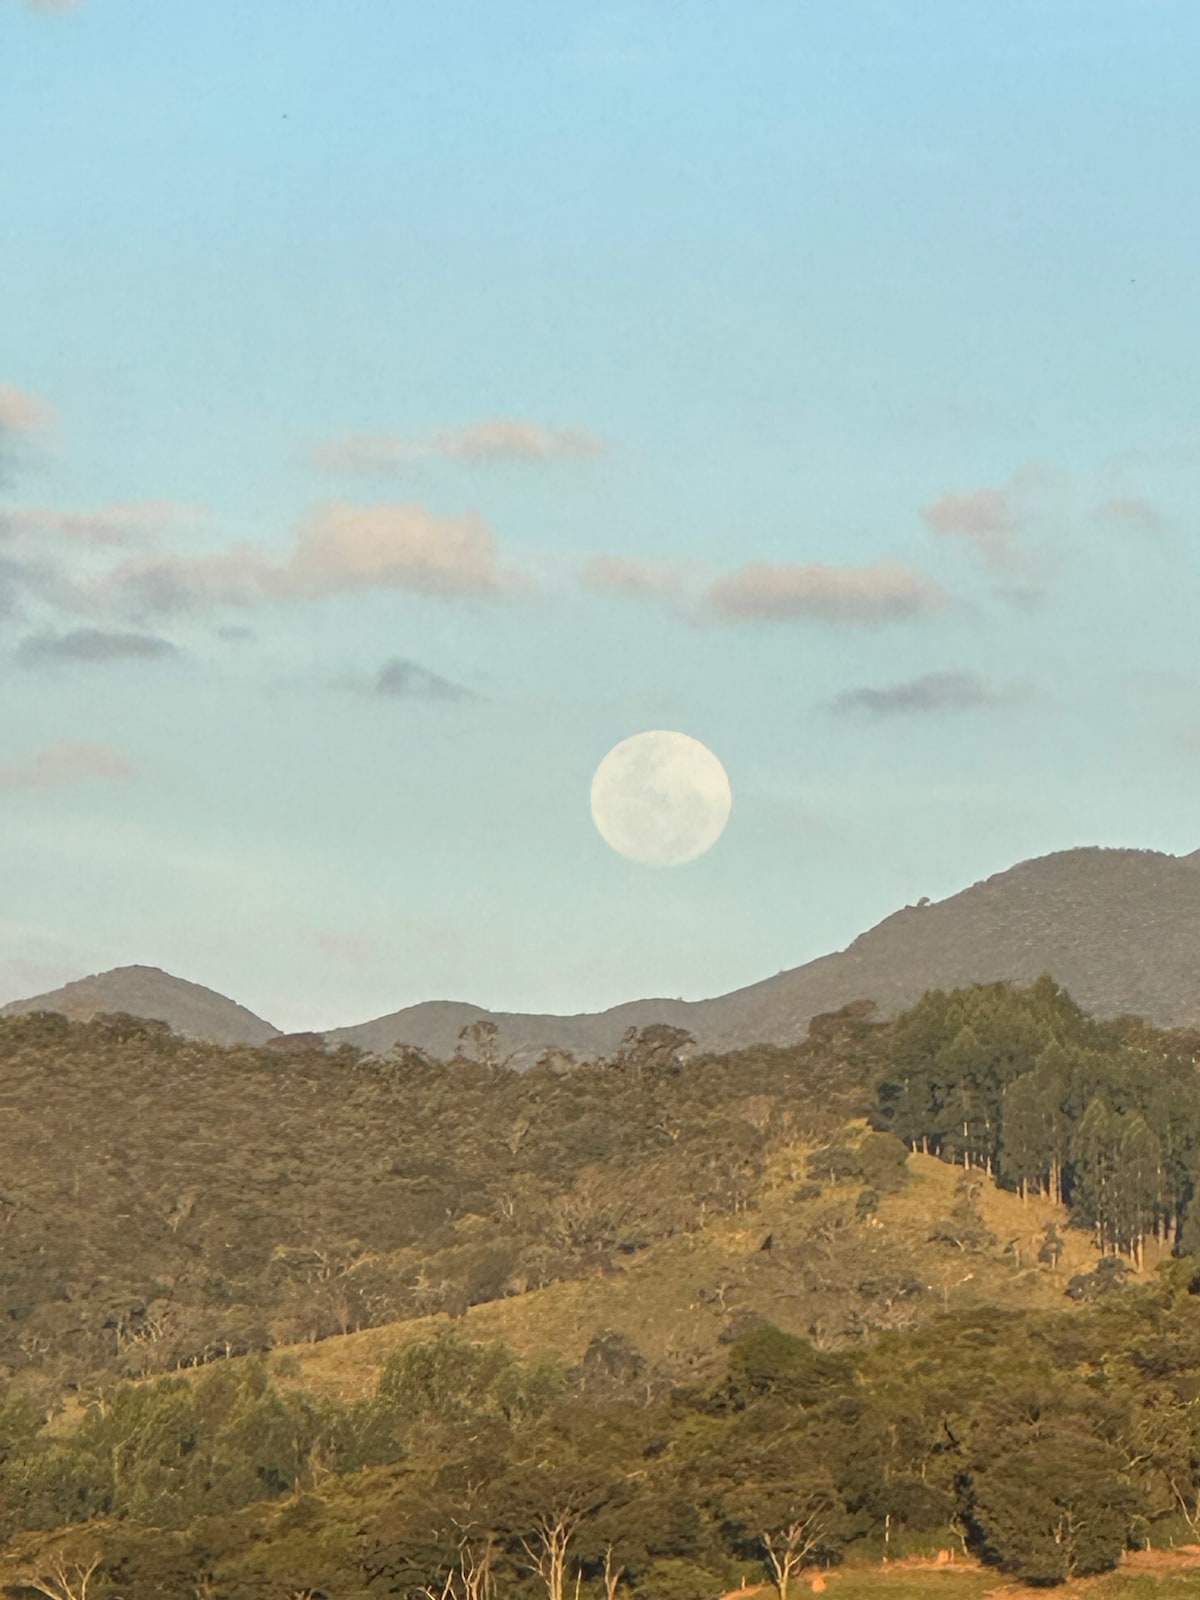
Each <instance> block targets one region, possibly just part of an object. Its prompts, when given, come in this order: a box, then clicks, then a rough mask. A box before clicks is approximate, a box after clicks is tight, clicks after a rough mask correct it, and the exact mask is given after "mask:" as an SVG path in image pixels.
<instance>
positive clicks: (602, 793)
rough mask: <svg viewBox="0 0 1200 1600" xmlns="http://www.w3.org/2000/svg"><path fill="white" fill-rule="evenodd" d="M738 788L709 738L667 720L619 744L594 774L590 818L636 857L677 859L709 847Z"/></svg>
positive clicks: (661, 863) (671, 863)
mask: <svg viewBox="0 0 1200 1600" xmlns="http://www.w3.org/2000/svg"><path fill="white" fill-rule="evenodd" d="M732 805H733V794H732V792H731V791H730V788H729V778H728V775H727V774H726V772H725V768H724V767H723V766H722V765H721V763H720V762H719V761H718V760H717V758H716V756H715V755H713V753H712V751H711V750H710V749H709V748H708V747H707V745H702V744H701V743H700V741H699V739H692V738H689V737H688V735H687V734H686V733H669V732H666V731H665V730H663V729H661V728H656V729H652V730H651V731H650V732H649V733H635V734H634V735H633V737H632V738H630V739H622V740H621V743H620V744H617V745H614V746H613V747H612V749H611V750H610V751H609V752H608V754H607V755H606V756H605V758H604V760H603V761H602V762H601V763H600V765H599V766H598V767H597V768H596V775H595V777H594V778H593V779H592V820H593V821H594V822H595V824H596V826H597V828H598V829H599V830H600V834H601V836H602V837H603V839H604V840H605V841H606V843H608V844H610V845H611V846H612V847H613V849H614V850H616V851H618V852H619V853H620V854H621V855H623V856H628V857H629V859H630V860H631V861H640V862H642V863H643V864H644V865H646V866H651V867H678V866H682V864H683V863H684V862H685V861H694V860H695V859H696V857H697V856H702V855H703V854H704V852H705V851H706V850H711V849H712V847H713V845H714V844H716V842H717V840H718V839H719V838H720V837H721V834H722V833H723V832H724V830H725V824H726V823H727V822H728V821H729V812H730V808H731V807H732Z"/></svg>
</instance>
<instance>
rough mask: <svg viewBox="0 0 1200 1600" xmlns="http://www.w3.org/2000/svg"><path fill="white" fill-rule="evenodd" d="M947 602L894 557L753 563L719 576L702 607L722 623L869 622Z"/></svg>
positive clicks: (936, 607)
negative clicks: (861, 562) (865, 562)
mask: <svg viewBox="0 0 1200 1600" xmlns="http://www.w3.org/2000/svg"><path fill="white" fill-rule="evenodd" d="M948 603H949V597H948V595H947V594H946V593H945V591H944V590H943V589H942V588H940V586H939V585H938V584H936V583H934V582H933V580H932V579H930V578H927V577H925V576H924V575H923V574H922V573H919V572H913V571H911V570H910V569H909V568H907V567H903V566H900V565H899V564H898V563H896V562H891V561H876V562H872V563H871V564H870V565H869V566H865V567H833V566H827V565H826V564H825V563H823V562H812V563H810V564H808V565H806V566H800V565H786V564H785V565H772V564H769V563H767V562H754V563H752V564H750V565H749V566H745V567H739V568H738V569H737V570H736V571H735V572H730V573H727V574H726V575H725V576H724V577H722V578H718V579H717V581H716V582H715V583H714V584H712V585H711V586H710V588H709V589H708V591H707V593H706V595H705V597H704V601H703V609H704V611H705V612H706V613H707V614H708V615H709V616H710V617H712V618H714V619H715V620H716V621H718V622H789V621H795V620H804V619H812V620H817V621H824V622H851V623H862V624H865V625H868V626H870V625H876V624H879V623H884V622H892V621H896V620H898V619H900V618H903V617H914V616H921V615H924V614H926V613H928V612H933V611H940V610H942V609H943V608H944V607H945V606H946V605H947V604H948Z"/></svg>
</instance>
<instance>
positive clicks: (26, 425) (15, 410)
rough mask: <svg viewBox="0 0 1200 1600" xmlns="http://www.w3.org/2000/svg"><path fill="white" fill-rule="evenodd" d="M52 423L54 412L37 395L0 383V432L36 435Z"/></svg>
mask: <svg viewBox="0 0 1200 1600" xmlns="http://www.w3.org/2000/svg"><path fill="white" fill-rule="evenodd" d="M53 421H54V411H53V409H52V408H51V407H50V406H49V405H47V403H46V402H45V401H44V400H39V399H38V397H37V395H33V394H27V393H26V392H25V391H24V390H23V389H14V388H13V387H12V385H11V384H7V383H0V432H2V433H36V432H37V431H38V430H39V429H41V428H48V427H49V426H50V424H51V423H52V422H53Z"/></svg>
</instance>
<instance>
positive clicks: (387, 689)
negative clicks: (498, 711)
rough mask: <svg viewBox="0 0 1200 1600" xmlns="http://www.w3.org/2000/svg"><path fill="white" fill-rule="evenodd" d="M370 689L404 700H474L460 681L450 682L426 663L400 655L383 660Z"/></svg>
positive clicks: (472, 695) (470, 692)
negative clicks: (419, 662)
mask: <svg viewBox="0 0 1200 1600" xmlns="http://www.w3.org/2000/svg"><path fill="white" fill-rule="evenodd" d="M374 693H375V694H380V695H387V696H391V697H394V698H397V699H406V700H474V699H476V698H477V697H476V696H475V695H474V694H473V693H472V691H471V690H470V689H467V688H464V687H463V685H462V684H460V683H452V682H451V681H450V679H449V678H443V677H441V676H439V674H438V673H436V672H430V671H429V669H428V667H422V666H420V665H419V664H418V663H417V662H415V661H409V660H407V659H406V658H405V657H404V656H393V657H392V658H391V659H390V660H389V661H385V662H384V663H383V665H382V666H381V667H380V669H379V671H378V673H377V674H376V677H375V683H374Z"/></svg>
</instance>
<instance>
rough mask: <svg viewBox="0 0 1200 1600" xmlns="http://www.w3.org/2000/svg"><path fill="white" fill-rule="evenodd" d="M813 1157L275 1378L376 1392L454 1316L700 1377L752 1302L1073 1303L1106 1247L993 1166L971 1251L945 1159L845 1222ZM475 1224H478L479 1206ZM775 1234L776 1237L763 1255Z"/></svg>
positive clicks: (898, 1315)
mask: <svg viewBox="0 0 1200 1600" xmlns="http://www.w3.org/2000/svg"><path fill="white" fill-rule="evenodd" d="M804 1157H805V1151H804V1148H803V1147H802V1146H799V1145H797V1146H793V1147H790V1148H788V1149H784V1150H782V1151H780V1152H779V1153H778V1154H777V1156H776V1158H775V1160H774V1163H773V1167H772V1171H771V1174H770V1179H769V1183H768V1186H767V1189H766V1192H765V1194H764V1196H763V1198H762V1199H761V1201H760V1203H759V1204H758V1205H757V1206H756V1207H755V1208H754V1209H753V1210H752V1211H749V1212H746V1213H743V1214H742V1215H740V1216H738V1217H735V1218H731V1219H721V1220H717V1221H714V1222H711V1223H709V1224H708V1225H707V1226H705V1227H704V1228H703V1229H701V1230H700V1231H699V1232H698V1233H694V1234H685V1235H680V1236H678V1237H676V1238H673V1239H668V1240H666V1241H664V1242H662V1243H660V1244H657V1245H653V1246H651V1247H650V1248H649V1249H647V1250H645V1251H644V1252H642V1253H641V1254H640V1255H638V1256H635V1257H633V1258H632V1259H631V1260H630V1261H629V1264H628V1265H627V1266H626V1267H625V1268H624V1269H623V1270H620V1271H617V1272H612V1273H604V1274H600V1275H597V1276H595V1277H591V1278H584V1279H579V1280H575V1281H568V1282H562V1283H554V1284H551V1285H549V1286H548V1287H546V1288H544V1289H536V1290H533V1291H531V1292H529V1293H527V1294H523V1295H517V1296H513V1297H511V1298H508V1299H503V1300H493V1301H488V1302H487V1303H485V1304H482V1305H477V1306H472V1307H471V1309H470V1310H469V1312H468V1313H467V1315H466V1316H465V1317H464V1318H463V1319H461V1320H460V1321H459V1322H458V1323H457V1324H454V1323H452V1322H451V1319H450V1318H449V1317H447V1316H445V1315H438V1316H432V1317H419V1318H412V1319H408V1320H406V1321H402V1322H392V1323H387V1324H385V1325H383V1326H381V1327H376V1328H367V1329H363V1330H362V1331H361V1332H357V1333H349V1334H342V1335H337V1336H335V1337H332V1338H329V1339H324V1340H322V1341H320V1342H318V1343H315V1344H297V1345H280V1346H277V1347H276V1348H275V1349H274V1350H273V1351H272V1352H271V1355H270V1358H269V1360H270V1366H271V1368H272V1370H273V1373H274V1375H275V1378H276V1381H277V1382H278V1384H279V1386H280V1387H281V1388H294V1389H304V1390H308V1391H310V1392H313V1393H317V1394H324V1395H329V1396H332V1397H336V1398H339V1399H343V1400H349V1399H357V1398H361V1397H363V1396H365V1395H369V1394H371V1393H373V1392H374V1388H375V1384H376V1382H377V1379H378V1375H379V1369H380V1367H381V1366H382V1364H383V1363H384V1362H385V1361H386V1360H387V1357H388V1356H389V1355H390V1354H391V1353H392V1352H393V1351H394V1350H397V1349H399V1348H401V1347H402V1346H403V1345H406V1344H409V1343H412V1342H413V1341H415V1340H420V1339H427V1338H430V1337H432V1336H433V1335H434V1334H436V1333H437V1332H438V1331H439V1330H442V1329H445V1328H448V1327H451V1326H457V1327H458V1328H459V1330H460V1331H461V1332H462V1333H463V1334H464V1336H465V1337H467V1338H470V1339H474V1340H478V1341H487V1340H493V1339H498V1340H502V1341H503V1342H504V1343H506V1344H507V1345H509V1346H510V1347H511V1348H512V1349H513V1350H514V1351H516V1352H517V1353H518V1354H519V1355H522V1356H542V1355H557V1356H560V1357H562V1358H563V1359H565V1360H567V1361H577V1360H578V1359H579V1358H580V1357H581V1356H582V1355H583V1353H584V1351H585V1350H586V1348H587V1346H588V1343H589V1341H590V1340H591V1338H592V1336H593V1334H595V1333H596V1332H597V1331H599V1330H600V1329H602V1328H613V1329H616V1330H618V1331H619V1332H621V1333H623V1334H625V1335H626V1336H627V1337H628V1338H629V1339H631V1340H632V1341H633V1343H634V1344H635V1345H636V1346H637V1348H638V1349H639V1350H640V1351H641V1352H642V1354H643V1355H644V1356H645V1357H646V1358H647V1359H648V1360H649V1361H650V1362H652V1363H662V1362H666V1363H669V1364H670V1365H671V1367H672V1368H673V1369H674V1370H676V1371H677V1372H678V1374H679V1376H680V1377H681V1378H684V1379H686V1377H687V1376H688V1374H689V1373H694V1374H696V1375H701V1374H703V1373H705V1372H707V1371H709V1370H710V1369H711V1368H713V1367H714V1366H716V1365H717V1364H719V1362H720V1359H721V1355H720V1353H721V1348H722V1347H721V1343H720V1335H721V1333H722V1331H723V1330H724V1329H726V1328H727V1327H728V1326H729V1324H730V1321H731V1319H732V1318H734V1317H735V1316H736V1315H737V1314H738V1313H740V1312H746V1311H753V1312H757V1313H758V1314H759V1315H761V1316H763V1317H766V1318H767V1319H768V1320H769V1321H771V1322H773V1323H775V1324H776V1325H777V1326H778V1327H781V1328H783V1329H785V1330H786V1331H788V1332H792V1333H799V1334H804V1335H806V1336H811V1330H812V1327H813V1324H814V1321H815V1322H816V1323H817V1324H818V1326H819V1325H820V1322H821V1319H822V1315H823V1314H824V1313H826V1312H827V1311H828V1309H829V1308H830V1307H836V1306H837V1305H838V1304H839V1303H841V1302H843V1301H844V1298H845V1296H844V1282H845V1281H848V1280H846V1279H845V1277H844V1274H846V1273H848V1275H849V1279H850V1280H861V1279H862V1278H864V1277H870V1276H878V1277H886V1276H888V1275H895V1274H909V1275H911V1276H913V1277H915V1278H916V1279H918V1280H919V1281H920V1282H921V1283H922V1284H923V1285H924V1286H925V1293H924V1294H923V1295H922V1296H920V1297H919V1298H917V1299H914V1300H909V1301H904V1302H901V1303H900V1304H899V1305H898V1306H897V1307H896V1310H895V1313H894V1324H893V1325H895V1326H904V1325H905V1323H906V1322H907V1321H910V1320H911V1321H916V1320H920V1321H926V1320H928V1319H929V1317H931V1316H933V1315H936V1313H937V1311H938V1310H939V1309H941V1308H943V1307H961V1306H969V1305H990V1304H1001V1303H1002V1304H1004V1305H1005V1306H1011V1307H1045V1308H1050V1307H1057V1308H1059V1309H1063V1308H1069V1307H1070V1304H1071V1302H1070V1301H1069V1300H1067V1299H1066V1297H1065V1296H1064V1293H1063V1291H1064V1288H1065V1286H1066V1284H1067V1282H1068V1280H1069V1279H1070V1277H1071V1276H1072V1275H1073V1274H1075V1273H1079V1272H1087V1271H1090V1270H1091V1269H1092V1268H1093V1267H1094V1266H1095V1264H1096V1261H1097V1260H1098V1259H1099V1256H1098V1252H1097V1250H1096V1249H1095V1246H1094V1245H1093V1244H1092V1241H1091V1239H1090V1237H1089V1236H1088V1235H1087V1234H1085V1233H1083V1232H1081V1231H1079V1230H1077V1229H1068V1228H1067V1225H1066V1223H1067V1213H1066V1209H1065V1207H1062V1206H1056V1205H1054V1204H1052V1203H1051V1202H1050V1201H1049V1200H1045V1199H1039V1198H1030V1199H1029V1200H1027V1201H1025V1202H1022V1201H1021V1200H1020V1199H1018V1197H1017V1196H1016V1195H1013V1194H1010V1193H1008V1192H1007V1191H1005V1190H1002V1189H1000V1188H997V1187H996V1186H995V1185H994V1184H993V1183H992V1182H991V1181H990V1180H989V1179H987V1178H986V1177H985V1176H984V1175H983V1174H975V1175H974V1176H976V1177H978V1178H979V1180H980V1183H981V1188H980V1194H979V1200H978V1207H979V1212H980V1214H981V1216H982V1218H983V1220H984V1221H985V1222H986V1224H987V1226H988V1227H989V1229H990V1230H991V1231H992V1233H993V1234H994V1235H995V1237H996V1239H997V1246H996V1248H995V1249H992V1250H988V1251H986V1252H975V1251H972V1252H968V1251H960V1250H957V1249H955V1248H954V1247H953V1246H950V1245H946V1244H934V1243H931V1242H930V1241H929V1238H928V1235H929V1232H930V1228H931V1225H932V1223H933V1222H934V1221H935V1220H937V1219H938V1218H940V1217H944V1216H947V1215H948V1214H949V1213H950V1211H951V1210H952V1208H953V1206H954V1204H955V1199H956V1194H955V1190H956V1187H957V1185H958V1183H959V1181H960V1179H961V1178H962V1177H963V1172H962V1169H961V1168H958V1167H951V1166H949V1165H947V1164H946V1163H945V1162H942V1161H938V1160H937V1159H936V1158H934V1157H933V1156H921V1155H913V1156H910V1157H909V1161H908V1172H909V1177H908V1182H907V1183H906V1185H905V1186H904V1188H903V1189H901V1190H900V1191H898V1192H897V1193H895V1194H890V1195H885V1196H884V1198H883V1200H882V1202H881V1204H880V1207H879V1210H878V1212H877V1213H876V1214H875V1216H874V1217H871V1218H867V1219H865V1220H858V1219H855V1220H851V1221H848V1222H845V1223H844V1225H843V1226H840V1227H839V1226H837V1225H836V1223H837V1220H838V1218H839V1217H840V1218H843V1219H844V1218H846V1217H848V1216H851V1215H852V1213H853V1209H854V1202H855V1199H856V1197H857V1195H858V1193H859V1191H860V1188H861V1185H859V1184H858V1183H856V1182H846V1183H839V1184H829V1185H826V1186H825V1187H824V1189H823V1192H822V1194H821V1195H820V1197H819V1198H816V1199H812V1200H805V1201H796V1200H795V1199H794V1194H795V1191H796V1188H797V1185H798V1183H799V1182H800V1180H801V1179H802V1177H803V1174H804ZM1049 1221H1054V1222H1057V1223H1058V1225H1059V1228H1060V1231H1061V1233H1062V1236H1063V1238H1064V1241H1065V1251H1064V1254H1063V1257H1062V1260H1061V1261H1060V1263H1059V1265H1058V1267H1057V1269H1051V1268H1050V1267H1047V1266H1043V1265H1039V1264H1038V1263H1037V1248H1038V1245H1039V1243H1040V1241H1041V1236H1042V1230H1043V1228H1044V1226H1045V1224H1046V1223H1047V1222H1049ZM823 1223H824V1224H825V1225H826V1226H825V1229H824V1231H825V1233H826V1235H827V1241H826V1242H825V1243H823V1244H821V1245H820V1246H818V1247H817V1249H816V1250H815V1251H814V1248H813V1246H812V1243H811V1241H812V1238H813V1236H814V1234H816V1235H818V1236H819V1235H820V1233H821V1231H822V1224H823ZM462 1230H463V1232H464V1234H465V1235H469V1233H470V1219H469V1218H468V1219H465V1221H464V1223H463V1224H462ZM768 1234H769V1235H771V1237H772V1239H773V1245H772V1248H771V1250H770V1251H763V1250H762V1249H761V1248H760V1246H761V1245H762V1243H763V1241H764V1239H765V1238H766V1236H767V1235H768ZM806 1240H807V1241H809V1246H808V1248H809V1255H810V1257H811V1256H812V1255H813V1254H816V1256H817V1270H818V1272H819V1273H822V1272H823V1273H827V1274H828V1276H829V1279H830V1285H831V1286H830V1288H829V1290H828V1292H825V1293H823V1292H822V1291H820V1290H817V1291H816V1292H814V1291H813V1290H812V1289H811V1288H809V1287H806V1286H805V1284H804V1281H803V1277H802V1274H801V1273H800V1272H799V1271H798V1270H797V1267H796V1264H795V1259H794V1257H793V1255H792V1254H791V1252H792V1251H793V1250H794V1249H797V1248H800V1247H802V1245H803V1243H804V1241H806ZM1010 1241H1015V1242H1016V1245H1017V1247H1018V1250H1019V1260H1020V1265H1019V1266H1018V1264H1017V1263H1018V1257H1017V1256H1016V1255H1015V1254H1005V1253H1004V1251H1005V1247H1006V1246H1007V1245H1008V1244H1009V1243H1010ZM1157 1259H1159V1257H1157V1256H1156V1255H1155V1253H1154V1250H1153V1247H1151V1248H1150V1249H1148V1251H1147V1260H1146V1265H1145V1269H1144V1270H1145V1272H1146V1273H1149V1272H1151V1271H1152V1270H1153V1267H1154V1265H1155V1264H1156V1260H1157ZM839 1274H842V1275H843V1276H839ZM722 1302H723V1303H722ZM238 1359H240V1358H237V1357H235V1358H234V1360H235V1361H236V1360H238ZM205 1370H206V1369H205V1368H199V1369H186V1370H185V1371H184V1373H183V1374H182V1375H183V1376H185V1377H196V1376H198V1375H200V1374H202V1373H203V1372H204V1371H205ZM143 1381H146V1382H153V1381H155V1380H154V1379H146V1380H143ZM83 1410H84V1407H83V1405H82V1404H81V1403H78V1402H76V1403H74V1404H68V1406H67V1407H66V1409H64V1411H62V1412H61V1413H60V1414H59V1415H58V1416H57V1417H56V1418H55V1420H54V1422H53V1424H52V1431H54V1432H56V1433H68V1432H70V1431H71V1430H72V1429H73V1427H74V1426H76V1425H77V1423H78V1421H79V1420H80V1418H81V1417H82V1415H83Z"/></svg>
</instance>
